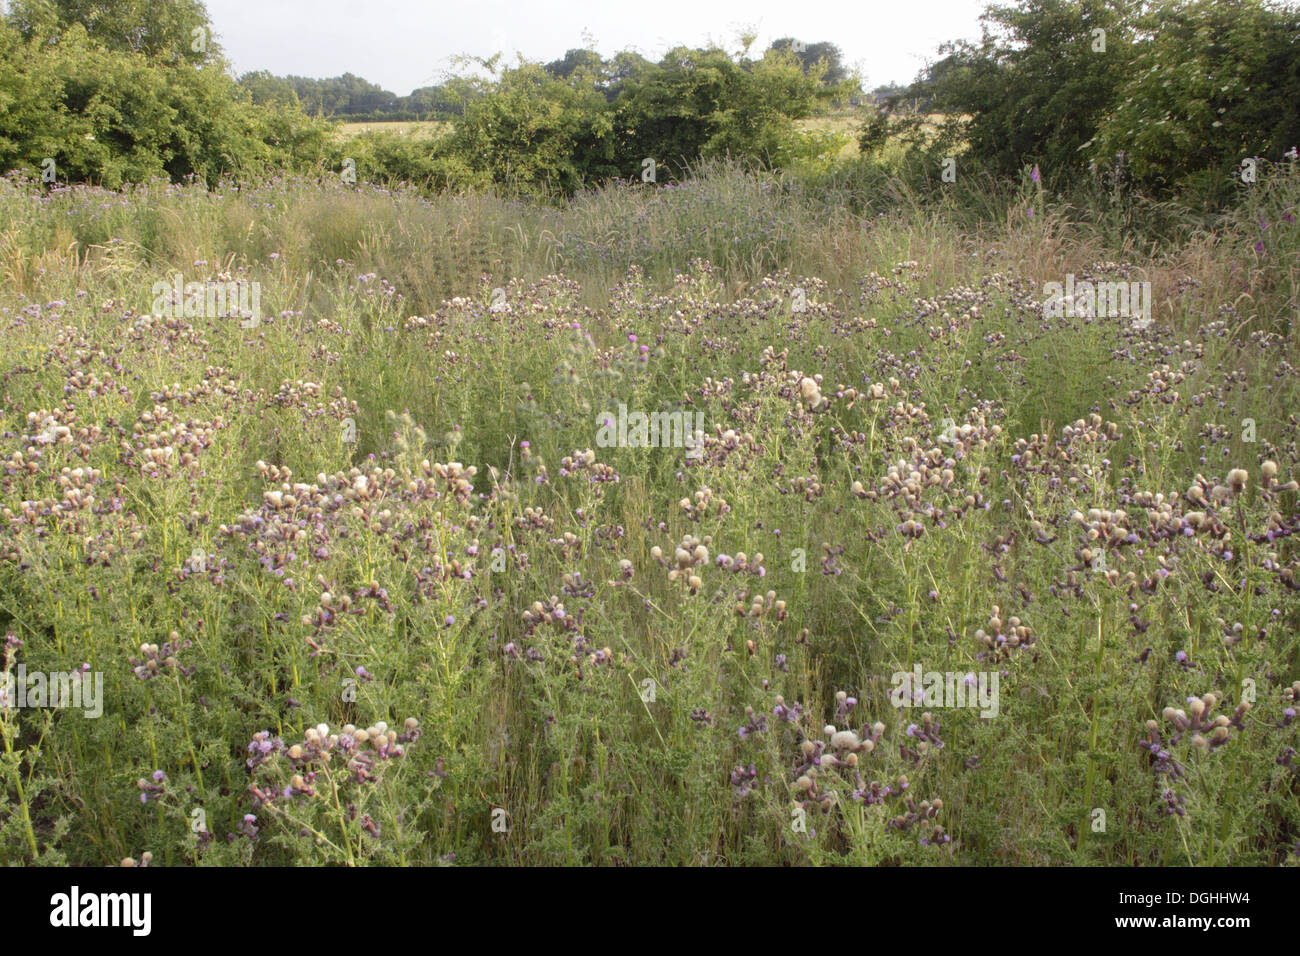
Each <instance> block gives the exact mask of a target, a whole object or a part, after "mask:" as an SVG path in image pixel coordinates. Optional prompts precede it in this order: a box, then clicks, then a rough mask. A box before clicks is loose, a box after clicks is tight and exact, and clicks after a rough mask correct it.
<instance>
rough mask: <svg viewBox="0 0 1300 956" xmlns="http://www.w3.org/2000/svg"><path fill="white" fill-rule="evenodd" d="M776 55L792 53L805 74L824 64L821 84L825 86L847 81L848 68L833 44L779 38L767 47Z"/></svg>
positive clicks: (841, 53)
mask: <svg viewBox="0 0 1300 956" xmlns="http://www.w3.org/2000/svg"><path fill="white" fill-rule="evenodd" d="M768 49H769V50H772V51H774V52H777V53H792V54H794V56H796V57H798V58H799V62H800V63H801V64H802V65H803V71H804V72H805V73H811V72H812V71H813V70H814V69H815V68H816V67H817V65H818V64H819V63H820V64H824V65H825V72H824V73H823V74H822V83H823V84H825V85H826V86H838V85H839V84H840V83H843V82H844V81H845V80H847V79H849V71H848V68H847V67H845V65H844V53H843V52H842V51H841V50H840V48H839V47H838V46H836V45H835V44H834V43H828V42H826V41H824V40H823V41H821V42H819V43H800V42H799V41H797V40H795V39H794V37H781V39H779V40H773V41H772V45H771V46H770V47H768Z"/></svg>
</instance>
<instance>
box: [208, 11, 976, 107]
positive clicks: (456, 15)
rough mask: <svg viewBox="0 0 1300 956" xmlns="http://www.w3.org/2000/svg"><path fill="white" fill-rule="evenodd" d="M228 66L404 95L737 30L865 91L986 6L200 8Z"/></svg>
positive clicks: (727, 43) (720, 39)
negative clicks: (503, 60)
mask: <svg viewBox="0 0 1300 956" xmlns="http://www.w3.org/2000/svg"><path fill="white" fill-rule="evenodd" d="M206 3H207V8H208V13H209V14H210V16H211V18H212V23H213V29H214V31H215V32H216V33H217V34H218V36H219V42H220V43H221V44H222V46H223V47H224V49H225V52H226V55H227V57H228V58H229V59H230V60H231V61H232V62H233V64H234V66H235V69H236V70H237V71H238V72H240V73H244V72H247V71H249V70H270V71H271V72H272V73H277V74H282V75H283V74H290V73H292V74H297V75H300V76H314V77H326V76H338V75H339V74H340V73H355V74H356V75H358V76H362V77H365V78H366V79H367V80H370V81H371V82H373V83H378V84H379V85H380V86H382V87H384V88H385V89H387V90H391V91H392V92H394V93H396V94H398V95H399V96H405V95H406V94H408V93H410V92H411V90H413V89H415V88H416V87H419V86H427V85H430V84H432V83H435V82H437V81H438V80H439V79H440V77H441V76H443V75H444V74H445V73H446V72H447V71H448V69H449V68H450V66H451V60H450V58H451V57H452V56H455V55H456V54H471V55H474V56H489V55H491V54H492V53H494V52H496V51H498V50H502V51H505V52H506V53H507V54H509V55H510V56H511V59H512V60H513V54H514V52H515V51H518V52H520V53H522V54H523V55H524V56H525V57H526V58H528V59H530V60H542V61H548V60H554V59H559V58H560V57H561V56H563V55H564V52H565V51H566V50H568V49H570V48H572V47H580V46H586V45H587V43H586V42H585V41H584V33H585V34H587V35H589V36H590V38H591V39H592V40H594V45H595V49H596V50H598V51H599V52H600V53H601V54H603V55H605V56H609V55H611V54H613V53H616V52H618V51H619V50H624V49H635V50H637V51H639V52H640V53H642V54H643V55H645V56H647V57H649V58H651V59H658V58H659V57H660V56H661V55H662V54H663V53H664V52H665V51H667V50H669V49H671V48H672V47H674V46H679V45H682V46H699V45H702V44H705V43H707V42H708V41H709V40H714V41H716V42H717V43H718V44H719V45H720V46H722V47H723V48H724V49H728V50H733V51H734V50H736V49H737V48H738V47H739V44H738V42H737V40H736V37H737V36H738V35H739V33H740V31H741V30H742V29H744V28H747V27H750V28H753V30H755V31H756V32H757V33H758V40H757V42H756V43H755V44H754V49H755V50H756V52H761V51H762V50H764V49H766V48H767V46H768V44H770V43H771V42H772V41H773V40H775V39H777V38H778V37H783V36H791V37H794V38H796V39H798V40H802V41H804V42H806V43H817V42H820V41H822V40H829V41H830V42H832V43H835V44H837V45H838V46H839V48H840V49H841V50H843V51H844V59H845V63H846V64H847V65H848V66H850V67H853V66H857V67H859V68H860V69H861V70H862V72H863V74H864V76H865V79H866V85H867V88H868V89H870V88H872V87H876V86H879V85H881V84H882V83H888V82H892V81H898V82H907V81H910V80H911V79H913V78H914V76H915V75H916V73H917V71H918V70H919V69H921V68H922V66H924V64H925V62H926V61H927V60H928V59H932V58H933V56H934V52H935V50H936V49H937V48H938V46H939V44H940V43H942V42H944V41H945V40H953V39H958V38H975V37H978V35H979V24H978V18H979V14H980V11H981V10H982V9H983V6H984V4H983V2H982V0H904V2H902V3H898V2H894V0H852V2H846V0H813V2H802V0H570V2H554V0H530V2H524V0H469V2H448V0H206Z"/></svg>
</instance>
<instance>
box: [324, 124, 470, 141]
mask: <svg viewBox="0 0 1300 956" xmlns="http://www.w3.org/2000/svg"><path fill="white" fill-rule="evenodd" d="M450 128H451V124H450V123H444V122H442V121H440V120H426V121H412V122H405V123H403V122H397V123H390V122H383V123H342V124H340V125H339V128H338V131H337V132H338V135H339V136H340V137H341V138H343V139H350V138H351V137H353V136H357V135H360V134H361V133H380V132H383V133H397V134H398V135H399V136H416V137H424V138H427V139H436V138H437V137H438V136H440V135H442V133H444V132H446V131H447V130H448V129H450Z"/></svg>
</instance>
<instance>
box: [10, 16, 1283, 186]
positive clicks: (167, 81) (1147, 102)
mask: <svg viewBox="0 0 1300 956" xmlns="http://www.w3.org/2000/svg"><path fill="white" fill-rule="evenodd" d="M982 19H983V25H984V28H983V31H982V36H981V39H980V40H978V41H973V42H958V43H952V44H948V45H946V46H944V47H942V48H941V49H940V50H939V56H938V59H937V60H936V61H935V62H934V63H932V64H930V65H929V66H928V67H927V68H926V69H925V70H924V71H923V72H922V73H921V75H920V76H919V77H918V78H917V79H916V80H915V82H913V83H910V84H908V85H907V86H893V85H891V86H884V87H877V88H876V89H874V90H873V91H871V92H864V91H863V89H862V88H861V85H860V78H859V77H858V76H857V75H856V74H853V73H851V72H850V71H849V70H848V69H847V68H846V67H845V65H844V63H843V57H842V55H841V53H840V50H839V49H838V47H836V46H835V45H834V44H832V43H829V42H824V41H823V42H815V43H805V42H801V41H798V40H796V39H794V38H791V37H783V38H780V39H778V40H776V41H774V42H773V43H772V44H771V45H770V46H769V47H768V48H767V49H766V50H764V51H763V52H762V53H761V54H752V53H751V52H750V49H751V46H752V44H753V36H752V35H750V36H746V37H742V38H741V39H742V48H741V49H740V50H739V51H728V50H724V49H721V48H719V47H717V46H712V47H708V48H688V47H678V48H676V49H673V50H670V51H668V52H667V53H666V54H664V55H663V56H662V57H661V58H660V59H658V60H657V61H652V60H650V59H648V58H646V57H644V56H642V55H641V54H639V53H635V52H631V51H624V52H621V53H617V54H615V55H613V56H610V57H604V56H601V55H600V54H599V53H597V52H596V51H594V50H591V49H571V50H568V51H567V52H566V53H565V54H564V56H563V57H561V58H559V59H557V60H554V61H551V62H548V63H536V62H527V61H525V60H523V59H522V58H521V59H519V60H518V61H517V62H515V63H514V64H513V65H509V64H505V63H504V62H503V60H502V57H501V56H500V55H499V54H498V55H497V56H494V57H492V58H490V59H488V60H480V61H478V62H479V63H480V64H481V65H482V66H483V67H485V69H484V70H483V71H480V75H461V76H452V77H450V78H448V79H447V80H446V81H445V82H442V83H439V84H437V85H434V86H426V87H422V88H420V89H417V90H414V91H412V92H411V93H410V94H409V95H407V96H397V95H395V94H393V93H391V92H389V91H386V90H384V89H382V88H380V87H379V86H377V85H376V84H374V83H371V82H368V81H367V80H365V79H362V78H361V77H358V76H355V75H353V74H350V73H348V74H344V75H343V76H339V77H333V78H329V79H312V78H308V77H298V76H285V77H278V76H274V75H272V74H270V73H267V72H265V71H260V72H252V73H246V74H244V75H243V76H241V77H238V78H236V77H235V76H234V75H233V74H232V72H231V70H230V67H229V64H228V62H227V61H226V60H225V58H224V57H223V55H222V52H221V50H220V47H219V46H218V44H217V43H216V42H215V41H214V39H213V38H212V35H211V25H210V23H209V21H208V18H207V13H206V10H205V8H204V6H203V4H202V3H201V2H199V0H12V2H11V3H10V4H9V8H8V12H7V13H6V14H5V15H4V17H3V18H2V19H0V171H2V170H9V169H14V168H24V169H28V170H31V171H36V170H41V171H42V174H43V175H45V176H46V177H47V178H50V177H51V176H52V178H54V179H56V180H57V181H60V182H67V181H94V182H100V183H103V184H105V185H109V186H117V185H120V184H122V183H125V182H134V181H140V180H143V179H147V178H149V177H152V176H167V177H170V178H171V179H173V180H177V179H181V178H183V177H186V176H200V177H203V178H205V179H207V180H208V181H209V182H215V181H216V180H217V179H218V178H219V177H221V176H230V175H258V174H261V173H264V172H266V171H268V170H284V169H290V170H302V169H318V170H321V169H323V170H334V171H337V170H339V169H340V168H341V167H344V166H348V165H349V164H348V163H347V162H346V161H347V160H351V161H352V163H351V164H350V165H351V166H352V167H354V168H355V169H356V171H357V174H358V176H363V177H368V178H378V179H405V180H408V181H413V182H418V183H422V184H425V185H428V186H430V187H433V188H446V187H469V188H475V187H481V186H489V185H503V184H508V185H509V186H511V187H512V188H516V189H518V190H520V191H524V192H546V193H570V192H572V191H573V190H575V189H578V188H581V187H582V186H584V185H587V184H594V183H598V182H601V181H604V180H608V179H610V178H621V179H634V180H637V179H639V180H641V181H660V180H661V179H662V177H664V176H665V175H672V174H673V173H674V172H675V171H677V170H680V169H681V168H682V167H684V166H686V165H688V164H690V163H691V162H693V161H695V160H698V159H701V158H711V157H721V156H729V157H732V158H737V159H741V160H745V161H752V162H755V163H761V164H765V165H768V166H783V165H790V164H792V163H795V162H799V161H801V160H802V159H806V158H807V157H808V156H809V155H818V156H820V155H822V154H827V155H830V154H834V153H836V151H837V149H838V147H835V146H834V144H831V143H829V140H828V139H827V138H826V137H827V136H828V134H826V133H824V132H810V131H801V130H800V129H799V128H798V126H797V125H796V124H797V121H799V120H801V119H804V118H806V117H809V116H812V115H814V114H816V113H818V112H821V111H824V110H826V109H827V108H829V107H832V106H834V105H836V104H839V105H842V106H849V107H854V108H857V109H858V110H859V111H860V114H861V115H862V116H863V117H864V120H863V122H862V125H861V129H860V134H859V145H860V147H861V150H862V154H863V158H861V159H859V160H858V162H862V163H867V164H872V163H874V164H877V165H880V164H884V163H886V162H889V163H895V164H898V168H899V169H900V170H901V171H903V172H904V174H905V175H909V176H919V177H922V178H937V177H938V175H939V172H940V169H941V168H942V167H943V166H945V165H948V164H945V163H944V160H947V159H953V160H955V161H956V163H957V164H958V167H959V168H960V169H961V170H963V172H964V173H966V174H969V173H972V172H977V171H982V172H986V173H988V174H991V175H992V176H994V177H997V178H1000V179H1006V178H1014V177H1017V176H1020V175H1024V174H1025V171H1026V170H1027V169H1028V168H1029V167H1031V166H1038V167H1039V168H1040V169H1041V174H1042V177H1043V178H1044V179H1045V180H1046V181H1047V182H1048V183H1050V184H1051V185H1052V186H1053V187H1058V186H1059V187H1061V188H1065V187H1069V186H1070V185H1071V184H1077V183H1080V182H1087V181H1088V180H1089V178H1092V179H1094V180H1095V179H1097V178H1099V177H1100V178H1101V179H1103V180H1104V181H1105V182H1107V183H1109V184H1112V185H1116V184H1122V185H1124V186H1136V187H1140V188H1142V189H1143V190H1145V191H1148V192H1151V193H1159V192H1165V191H1171V190H1175V189H1177V190H1188V189H1191V190H1197V191H1199V192H1200V193H1201V194H1203V195H1204V196H1205V197H1206V198H1207V199H1216V198H1218V197H1221V196H1222V195H1223V194H1224V193H1225V192H1226V191H1227V190H1228V189H1229V187H1230V186H1231V185H1232V184H1233V183H1234V182H1236V181H1237V180H1236V179H1234V177H1237V175H1238V173H1239V170H1240V168H1242V167H1243V165H1248V164H1249V162H1250V161H1253V160H1254V159H1255V158H1256V157H1260V158H1264V159H1268V160H1274V161H1278V160H1282V159H1283V158H1284V157H1286V156H1287V155H1288V154H1292V155H1293V152H1292V151H1293V149H1294V147H1295V146H1296V145H1297V142H1300V44H1298V42H1297V37H1300V12H1297V8H1296V7H1295V6H1294V5H1286V4H1277V3H1273V2H1270V0H1019V2H1016V3H1014V4H1005V5H1003V4H993V5H990V6H989V7H987V8H986V11H985V13H984V16H983V18H982ZM339 119H408V120H413V119H435V120H442V121H444V122H446V123H447V124H448V129H447V130H446V131H445V133H444V134H443V135H440V136H439V137H437V138H436V139H433V140H430V139H427V138H423V137H399V136H395V135H391V134H386V133H367V134H364V135H362V136H358V137H354V138H351V139H344V138H341V137H339V136H337V135H336V134H335V133H334V130H333V127H332V126H331V121H337V120H339ZM900 143H901V145H902V147H903V149H902V152H901V156H902V157H903V158H902V160H901V161H900V160H898V159H897V157H898V156H899V155H900V153H899V150H898V149H897V147H898V146H899V144H900ZM886 145H889V146H890V149H889V150H888V151H885V149H884V147H885V146H886ZM828 146H829V147H830V148H829V149H827V147H828ZM819 151H820V152H819ZM887 157H892V158H887ZM835 161H836V162H845V161H842V160H838V159H836V160H835ZM51 170H53V173H52V174H51Z"/></svg>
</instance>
